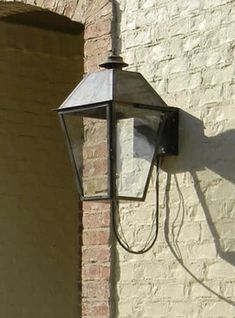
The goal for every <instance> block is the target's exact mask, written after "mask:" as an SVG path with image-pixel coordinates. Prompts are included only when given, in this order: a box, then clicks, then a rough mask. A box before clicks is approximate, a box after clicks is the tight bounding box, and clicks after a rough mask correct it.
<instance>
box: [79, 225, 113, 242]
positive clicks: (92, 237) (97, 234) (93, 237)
mask: <svg viewBox="0 0 235 318" xmlns="http://www.w3.org/2000/svg"><path fill="white" fill-rule="evenodd" d="M109 234H110V231H109V229H104V230H96V229H95V230H89V231H87V230H85V231H84V232H83V244H84V245H105V244H106V245H108V243H109Z"/></svg>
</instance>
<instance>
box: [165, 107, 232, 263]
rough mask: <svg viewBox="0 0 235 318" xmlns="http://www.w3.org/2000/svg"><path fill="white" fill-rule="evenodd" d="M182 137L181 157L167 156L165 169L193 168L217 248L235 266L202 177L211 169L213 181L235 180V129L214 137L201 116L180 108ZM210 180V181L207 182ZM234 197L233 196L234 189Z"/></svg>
mask: <svg viewBox="0 0 235 318" xmlns="http://www.w3.org/2000/svg"><path fill="white" fill-rule="evenodd" d="M179 140H180V152H179V156H178V157H177V158H176V157H174V158H169V159H168V158H167V160H165V161H164V165H163V166H162V169H163V170H165V171H167V173H170V174H174V175H176V174H177V173H182V172H189V173H190V174H191V177H192V182H191V183H192V186H194V188H195V191H196V193H197V196H198V199H199V201H200V203H201V206H202V208H203V211H204V214H205V218H206V221H207V224H208V227H209V229H210V232H211V234H212V236H213V238H214V243H215V248H216V251H217V253H218V255H219V256H220V257H221V258H222V259H224V260H225V261H226V262H228V263H230V264H231V265H233V266H235V251H225V250H223V246H222V244H221V238H220V233H219V232H218V230H217V228H216V226H215V223H214V221H213V216H212V213H211V212H212V211H210V209H209V206H208V202H207V199H206V196H205V193H204V192H206V191H207V189H206V188H205V189H203V188H202V186H203V181H204V180H205V177H203V178H202V179H200V178H199V177H198V172H199V171H203V170H206V169H208V170H211V171H213V172H215V173H216V176H215V177H214V176H212V178H213V181H216V182H221V181H223V180H227V181H229V182H231V183H232V184H235V160H234V154H235V152H234V150H233V149H234V140H235V129H231V130H227V131H225V132H223V133H221V134H218V135H216V136H213V137H207V136H206V135H205V134H204V127H203V123H202V121H201V120H199V119H198V118H196V117H194V116H192V115H190V114H188V113H186V112H184V111H180V131H179ZM206 177H207V175H206ZM201 181H202V182H201ZM207 183H208V182H207V181H206V183H205V184H207ZM201 184H202V185H201ZM176 186H177V189H178V192H179V189H180V188H179V185H177V183H176ZM222 187H223V185H222ZM179 195H180V194H179ZM231 197H232V199H233V193H232V192H231ZM213 199H214V198H213ZM216 199H217V198H216V197H215V200H216ZM226 200H227V198H226ZM226 200H225V201H226ZM180 204H181V203H180ZM230 220H231V222H235V220H234V219H232V217H230Z"/></svg>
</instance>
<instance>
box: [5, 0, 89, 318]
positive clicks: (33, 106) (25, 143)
mask: <svg viewBox="0 0 235 318" xmlns="http://www.w3.org/2000/svg"><path fill="white" fill-rule="evenodd" d="M83 46H84V45H83V28H82V26H81V25H80V24H78V23H72V22H71V21H70V20H68V19H66V18H63V17H61V16H58V15H56V14H54V13H51V12H49V11H45V10H42V9H41V8H38V7H34V6H30V5H25V4H22V3H1V2H0V87H1V89H0V146H1V150H2V151H1V154H0V176H1V177H0V178H1V179H0V180H1V181H0V302H1V306H0V316H1V317H6V318H8V317H9V318H13V317H17V318H28V317H34V318H41V317H43V318H47V317H48V318H49V317H50V318H52V317H57V318H59V317H61V318H62V317H63V318H64V317H71V318H74V317H79V288H78V281H79V271H78V267H79V266H78V264H79V262H80V260H79V253H78V250H79V244H78V226H79V222H78V199H77V195H76V189H75V184H74V178H73V173H72V171H71V167H70V163H69V159H68V158H67V156H66V154H67V151H65V143H64V142H63V135H62V132H61V130H60V127H59V125H58V120H57V117H56V114H54V113H53V112H52V111H51V109H52V108H55V107H57V106H58V105H59V104H60V103H61V102H62V101H63V99H64V97H65V96H67V95H68V93H69V92H70V90H71V89H73V88H74V86H75V84H76V83H77V82H78V81H79V80H80V79H81V77H82V75H83Z"/></svg>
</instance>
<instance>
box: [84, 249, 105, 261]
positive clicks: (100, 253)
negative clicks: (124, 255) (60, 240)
mask: <svg viewBox="0 0 235 318" xmlns="http://www.w3.org/2000/svg"><path fill="white" fill-rule="evenodd" d="M82 259H83V264H87V263H95V262H107V261H110V247H109V246H95V247H94V246H90V247H85V246H83V247H82Z"/></svg>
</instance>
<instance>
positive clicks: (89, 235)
mask: <svg viewBox="0 0 235 318" xmlns="http://www.w3.org/2000/svg"><path fill="white" fill-rule="evenodd" d="M42 9H47V10H50V11H52V12H55V13H58V14H62V15H65V16H67V17H69V18H70V19H72V20H74V21H78V22H81V23H83V24H84V26H85V31H84V38H85V46H84V70H85V72H86V73H87V72H92V71H96V70H98V64H99V63H101V62H102V61H103V60H104V58H105V57H106V56H107V52H108V51H110V50H111V46H112V43H111V28H112V5H111V2H109V1H107V0H95V1H93V0H92V1H91V0H88V1H87V0H81V1H79V2H78V1H75V0H73V1H56V0H54V1H41V0H37V1H31V0H24V1H1V2H0V15H1V16H6V15H8V14H12V13H14V14H15V13H21V12H26V11H34V10H42ZM19 39H20V38H19ZM15 41H17V37H16V36H14V39H13V41H12V43H14V42H15ZM25 41H26V40H25ZM51 41H52V42H53V39H52V37H50V39H49V40H47V41H46V40H45V42H46V43H44V45H45V47H46V46H47V45H48V46H49V47H50V48H51V49H52V51H53V52H49V55H50V63H49V62H47V63H48V73H47V74H44V76H45V79H44V81H46V82H47V81H49V83H50V89H51V88H52V87H53V88H54V89H55V90H56V89H58V88H59V91H57V93H58V94H59V96H62V99H63V98H64V97H66V96H67V94H68V92H69V90H70V89H72V88H73V87H74V86H75V82H78V81H79V80H80V75H81V73H80V70H81V65H80V66H79V75H78V74H76V72H77V69H76V68H74V63H73V62H74V61H73V60H72V59H71V56H69V59H70V61H69V59H66V63H67V64H68V65H67V64H66V63H65V64H63V65H64V67H65V68H66V70H65V71H64V73H65V74H68V75H69V76H70V77H71V78H72V79H73V80H72V82H71V81H68V82H67V81H66V82H65V81H64V78H63V80H59V77H58V76H57V77H56V75H58V73H57V67H58V64H59V65H61V63H62V61H61V62H60V61H59V60H57V53H58V51H57V49H58V47H57V49H56V48H55V47H53V45H52V43H51ZM63 41H64V40H62V43H63ZM77 41H78V42H77V44H78V47H77V46H76V45H75V47H74V48H75V51H76V50H77V52H78V51H79V52H80V49H81V46H82V45H83V43H82V39H81V38H79V39H78V40H77ZM17 43H18V44H19V45H21V42H20V41H17ZM73 43H74V42H73ZM56 44H57V45H58V43H56ZM12 45H14V44H12ZM34 45H35V46H36V45H37V46H38V45H39V46H40V44H36V43H35V44H31V38H30V37H29V38H28V40H27V46H28V48H27V50H26V51H27V52H26V53H27V54H28V53H29V52H28V51H30V52H31V51H33V52H35V48H34V47H33V46H34ZM70 47H71V45H70V44H68V46H63V45H61V47H60V49H61V50H62V51H63V50H65V51H66V52H67V50H70ZM23 49H24V48H23ZM44 49H45V48H43V51H42V52H41V53H42V55H43V57H44V55H45V52H44ZM73 53H74V52H73ZM66 54H67V53H66ZM69 54H70V53H69ZM7 55H8V54H7ZM54 55H55V57H54ZM31 56H33V55H32V54H31ZM32 58H33V57H32ZM59 58H60V57H59ZM66 58H67V56H66ZM34 59H35V61H36V62H37V59H36V56H35V57H34ZM62 60H63V63H64V62H65V58H64V57H63V58H62ZM30 62H31V64H32V61H30ZM4 63H5V61H4ZM57 63H58V64H57ZM31 64H30V65H31ZM72 64H73V66H72ZM66 65H67V66H66ZM29 68H30V70H31V66H30V67H29ZM53 68H55V70H56V71H54V69H53ZM40 71H41V68H40V65H37V66H36V67H35V68H32V72H34V73H33V74H34V75H36V76H37V74H38V73H37V72H40ZM58 72H59V70H58ZM75 74H76V75H75ZM54 75H55V76H54ZM53 76H54V77H53ZM21 77H22V76H21ZM63 77H64V76H63ZM3 78H4V77H3ZM39 79H40V77H39ZM24 82H25V84H24V85H25V86H24V88H27V89H28V87H31V80H29V81H28V82H27V81H25V80H24ZM10 83H11V81H10V79H9V84H8V85H9V86H10V85H11V84H10ZM44 90H46V92H45V94H44V95H42V96H41V98H42V99H41V101H43V100H44V102H40V105H41V104H43V105H44V104H45V103H46V100H47V99H46V98H47V97H48V96H49V95H48V94H49V88H48V87H47V88H44ZM17 91H18V88H17ZM27 92H28V90H26V94H27ZM54 94H55V96H53V98H54V97H55V105H53V107H54V106H55V107H56V106H58V105H59V104H60V101H61V100H56V96H57V95H56V93H54ZM45 96H46V97H45ZM34 98H35V96H34ZM50 98H52V97H51V96H50ZM32 100H34V99H33V97H32ZM9 105H11V102H10V101H9ZM9 107H10V106H9ZM51 108H52V107H51ZM46 111H47V110H46ZM7 116H8V115H7ZM46 118H47V116H46V115H45V119H46ZM55 120H57V119H55ZM22 121H23V119H22ZM30 127H31V126H30ZM57 128H58V126H56V129H57ZM25 129H26V128H25ZM28 129H29V127H28ZM40 132H41V128H40V129H38V134H39V133H40ZM54 133H55V132H54V129H51V130H50V131H49V132H48V134H54ZM45 135H46V137H47V134H46V133H45ZM61 137H62V134H61V135H60V138H61ZM51 143H52V144H53V145H54V148H53V149H54V150H51V153H52V154H51V156H52V157H53V159H54V161H53V163H54V162H56V161H57V157H58V156H60V155H61V156H63V158H64V156H65V154H66V152H67V151H66V150H65V148H64V147H62V146H61V144H63V143H62V140H61V139H60V140H59V141H58V142H57V143H55V140H54V139H53V140H51ZM55 147H59V149H60V151H61V154H60V155H57V152H56V151H55ZM10 148H11V146H10ZM56 149H57V148H56ZM66 158H67V157H66ZM69 169H71V166H70V164H68V170H69ZM57 172H58V171H57ZM63 173H64V174H65V175H66V176H67V174H68V178H70V177H71V170H69V172H68V171H67V170H66V171H64V172H63ZM42 178H43V176H42ZM58 178H59V177H57V176H56V173H53V177H51V178H50V177H48V176H44V179H43V180H44V182H45V183H47V182H49V181H48V180H51V183H52V184H54V182H56V181H58V180H57V179H58ZM62 179H63V178H61V179H60V181H61V180H62ZM69 180H70V182H71V179H69ZM50 186H52V185H50ZM40 189H42V191H44V190H43V189H44V184H43V186H40ZM65 189H66V190H65ZM74 190H75V189H74V187H70V186H67V187H66V186H65V185H64V187H63V191H65V192H66V194H68V197H67V201H68V202H70V201H71V205H73V204H75V203H76V199H75V200H74ZM58 191H60V190H58ZM70 192H71V193H70ZM48 196H49V197H51V196H50V195H49V194H48ZM71 196H73V198H72V197H71ZM52 198H53V199H52V202H51V207H54V210H53V211H55V210H56V207H57V205H58V204H57V200H59V202H60V203H61V201H62V197H61V193H57V194H55V195H53V196H52ZM68 202H67V204H69V203H68ZM67 209H68V210H69V208H68V207H67V206H65V203H63V204H62V203H61V213H63V212H64V211H65V210H67ZM80 210H82V211H83V227H84V231H83V232H82V231H81V229H80V230H79V234H78V239H79V237H80V234H82V236H83V238H82V240H83V250H82V255H80V251H78V254H79V255H80V256H82V257H80V258H79V259H78V264H77V265H79V263H80V261H81V259H82V264H80V265H81V268H82V282H81V285H82V286H79V288H78V289H79V290H80V291H81V289H82V293H83V296H82V303H83V306H82V308H83V313H82V316H83V317H87V316H89V317H98V316H99V317H109V316H110V310H111V309H110V308H111V307H110V304H111V296H110V289H111V285H110V275H111V274H110V262H111V256H110V255H111V249H110V248H111V247H110V238H109V227H110V221H109V205H108V204H104V203H100V204H98V203H96V204H87V205H84V206H83V207H80ZM62 218H63V217H62V216H61V220H62ZM35 224H36V221H35ZM76 224H78V223H77V222H76V220H74V223H73V227H75V226H76ZM64 226H66V225H64ZM71 226H72V225H71ZM69 229H70V230H71V227H69V226H68V227H66V230H68V231H69ZM52 233H53V232H52ZM70 234H71V236H72V233H70ZM29 237H30V236H29ZM73 239H74V236H73ZM45 244H46V243H45ZM45 246H46V245H45ZM72 247H73V246H71V247H70V248H69V251H72ZM48 248H49V247H48ZM80 248H81V245H79V246H78V250H79V249H80ZM73 252H74V251H73ZM61 257H62V255H61ZM58 266H59V265H58ZM46 267H47V266H46V265H45V268H46ZM72 273H74V272H72ZM71 275H72V274H71ZM78 276H79V273H78ZM26 281H27V280H26ZM69 282H71V281H70V280H69ZM69 282H67V284H69ZM73 282H74V283H76V279H74V280H73ZM74 292H75V291H74ZM77 292H78V291H77ZM39 294H40V295H42V296H41V297H46V296H45V295H46V294H45V293H43V291H39ZM68 297H70V299H69V301H68V303H67V305H66V306H67V307H66V306H65V307H66V308H67V309H68V308H70V309H71V306H70V304H71V302H73V301H74V298H73V297H72V296H71V294H70V293H67V295H66V297H65V299H64V300H63V301H61V303H59V305H58V308H56V306H57V303H56V304H54V306H51V309H50V310H51V311H53V310H55V311H56V313H52V314H51V313H50V311H48V312H47V314H48V315H50V314H51V315H52V316H55V315H56V316H59V315H62V316H63V317H65V316H68V315H69V316H70V317H71V315H72V313H68V312H65V311H63V310H64V309H63V310H61V308H63V306H64V303H65V302H66V300H67V298H68ZM28 301H29V304H30V305H28V306H26V308H31V309H30V310H33V308H34V309H35V308H36V307H35V303H34V302H33V301H30V299H29V300H28ZM77 302H78V303H79V305H80V296H79V295H77ZM12 303H13V304H14V300H12ZM47 307H48V306H46V305H45V306H43V308H44V309H45V308H47ZM72 307H73V306H72ZM73 308H74V307H73ZM42 310H43V309H42ZM45 310H46V309H45ZM68 310H69V309H68ZM38 314H39V315H41V316H45V315H44V314H42V313H41V312H40V311H39V313H38ZM73 314H74V312H73ZM30 315H32V314H30ZM78 316H80V314H79V313H78Z"/></svg>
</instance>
